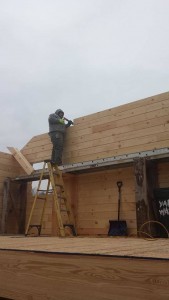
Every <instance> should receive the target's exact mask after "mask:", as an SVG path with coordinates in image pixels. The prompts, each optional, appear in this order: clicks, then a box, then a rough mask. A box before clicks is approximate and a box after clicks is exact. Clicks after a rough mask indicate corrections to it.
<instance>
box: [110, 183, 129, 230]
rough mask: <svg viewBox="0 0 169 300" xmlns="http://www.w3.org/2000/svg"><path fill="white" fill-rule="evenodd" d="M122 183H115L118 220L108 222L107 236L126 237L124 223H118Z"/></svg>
mask: <svg viewBox="0 0 169 300" xmlns="http://www.w3.org/2000/svg"><path fill="white" fill-rule="evenodd" d="M122 185H123V182H122V181H117V187H118V192H119V196H118V220H117V221H113V220H109V232H108V235H109V236H127V223H126V221H120V204H121V188H122Z"/></svg>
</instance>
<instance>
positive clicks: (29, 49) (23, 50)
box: [0, 0, 169, 152]
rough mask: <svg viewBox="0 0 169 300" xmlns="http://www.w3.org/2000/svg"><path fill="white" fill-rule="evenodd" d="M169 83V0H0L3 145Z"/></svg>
mask: <svg viewBox="0 0 169 300" xmlns="http://www.w3.org/2000/svg"><path fill="white" fill-rule="evenodd" d="M167 91H169V0H0V104H1V106H0V107H1V121H0V122H1V126H0V138H1V143H0V151H5V152H8V150H7V148H6V147H7V146H13V147H17V148H19V149H21V148H22V147H23V146H24V145H25V144H26V143H27V142H28V141H29V140H30V139H31V138H32V137H33V136H35V135H38V134H42V133H44V132H47V131H48V115H49V114H50V113H53V112H55V110H56V109H58V108H61V109H63V110H64V111H65V116H66V117H68V118H69V119H74V118H77V117H81V116H84V115H88V114H91V113H95V112H98V111H102V110H105V109H108V108H112V107H115V106H119V105H121V104H124V103H128V102H132V101H135V100H139V99H142V98H146V97H148V96H153V95H156V94H160V93H163V92H167Z"/></svg>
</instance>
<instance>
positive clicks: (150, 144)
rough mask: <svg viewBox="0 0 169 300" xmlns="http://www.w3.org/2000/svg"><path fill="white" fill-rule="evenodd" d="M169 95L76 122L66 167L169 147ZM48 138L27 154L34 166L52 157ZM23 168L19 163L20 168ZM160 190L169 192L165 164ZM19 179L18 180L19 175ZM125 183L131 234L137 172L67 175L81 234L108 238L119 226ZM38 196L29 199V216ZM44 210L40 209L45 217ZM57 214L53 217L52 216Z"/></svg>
mask: <svg viewBox="0 0 169 300" xmlns="http://www.w3.org/2000/svg"><path fill="white" fill-rule="evenodd" d="M168 115H169V93H164V94H161V95H157V96H153V97H149V98H147V99H143V100H139V101H136V102H132V103H129V104H126V105H122V106H119V107H116V108H112V109H108V110H105V111H102V112H99V113H95V114H91V115H88V116H85V117H82V118H78V119H75V120H74V126H72V127H70V128H68V129H67V134H66V140H65V149H64V163H65V164H69V163H77V162H83V161H88V160H94V159H99V158H107V157H111V156H116V155H121V154H128V153H134V152H141V151H146V150H153V149H159V148H163V147H168V145H169V117H168ZM51 149H52V145H51V142H50V139H49V136H48V134H47V133H45V134H42V135H38V136H35V137H33V138H32V139H31V140H30V141H29V142H28V143H27V144H26V145H25V147H24V148H23V149H22V150H21V152H22V154H23V155H24V156H25V158H26V159H27V160H28V161H29V162H30V163H31V164H33V163H38V162H41V161H43V160H44V159H49V158H50V156H51ZM16 164H17V162H16ZM158 170H159V186H160V187H163V186H167V187H168V184H167V180H168V179H167V178H168V177H169V170H168V164H165V163H161V164H159V166H158ZM17 175H18V174H17ZM118 180H121V181H123V187H122V205H121V219H123V220H126V221H127V226H128V229H129V234H132V233H134V234H135V233H136V232H137V225H136V205H135V178H134V170H133V167H132V166H131V167H120V165H119V166H118V168H114V169H111V170H110V169H107V170H104V171H98V172H93V173H89V174H87V173H84V174H76V175H71V174H67V175H64V181H65V184H66V190H67V193H68V197H69V198H70V200H71V202H72V206H73V211H74V215H75V221H76V225H77V231H78V234H91V235H92V234H107V232H108V226H109V220H110V219H111V220H117V202H118V189H117V186H116V182H117V181H118ZM32 199H33V198H32V194H31V193H30V190H29V194H28V207H27V216H28V215H29V213H30V207H31V204H32V203H31V202H32ZM40 206H41V204H40V203H39V207H38V208H37V209H36V213H35V221H36V223H37V219H38V217H39V211H40ZM51 212H52V213H51ZM55 228H56V219H55V214H54V208H53V202H52V199H50V200H49V203H48V207H47V213H46V215H45V219H44V224H43V230H42V233H43V234H56V229H55Z"/></svg>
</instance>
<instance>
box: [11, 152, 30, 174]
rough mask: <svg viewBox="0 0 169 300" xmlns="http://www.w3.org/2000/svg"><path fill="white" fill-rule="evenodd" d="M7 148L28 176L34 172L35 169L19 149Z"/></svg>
mask: <svg viewBox="0 0 169 300" xmlns="http://www.w3.org/2000/svg"><path fill="white" fill-rule="evenodd" d="M7 148H8V150H9V151H10V152H11V153H12V155H13V156H14V158H15V159H16V160H17V162H18V163H19V164H20V166H21V167H22V168H23V169H24V171H25V172H26V173H27V174H28V175H30V174H32V173H33V172H34V168H33V167H32V165H31V164H30V163H29V162H28V161H27V159H26V158H25V157H24V155H23V154H22V153H21V152H20V151H19V150H18V149H17V148H13V147H7Z"/></svg>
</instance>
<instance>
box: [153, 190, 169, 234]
mask: <svg viewBox="0 0 169 300" xmlns="http://www.w3.org/2000/svg"><path fill="white" fill-rule="evenodd" d="M153 207H154V213H155V216H156V220H157V221H158V222H160V223H162V224H163V225H164V226H165V228H166V229H167V231H169V188H158V189H155V190H154V200H153ZM158 233H159V235H160V236H161V237H167V233H166V232H165V229H163V227H162V226H161V227H159V226H158Z"/></svg>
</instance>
